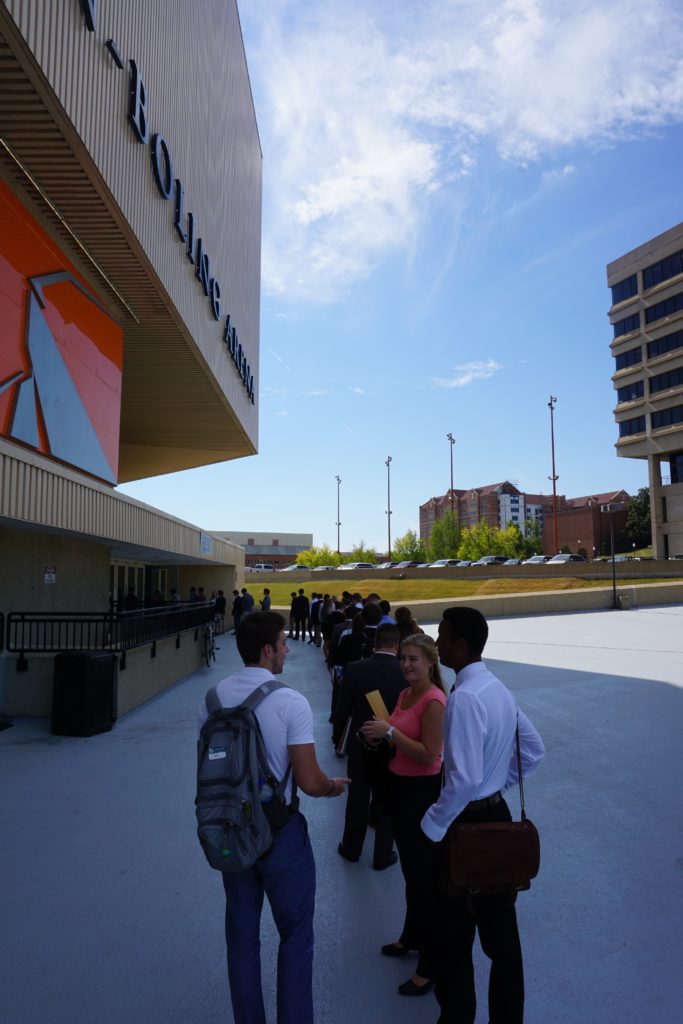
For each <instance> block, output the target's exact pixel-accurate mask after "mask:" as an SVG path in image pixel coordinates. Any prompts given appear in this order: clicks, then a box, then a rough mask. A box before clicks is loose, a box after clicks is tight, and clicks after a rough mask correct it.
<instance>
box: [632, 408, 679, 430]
mask: <svg viewBox="0 0 683 1024" xmlns="http://www.w3.org/2000/svg"><path fill="white" fill-rule="evenodd" d="M650 423H651V425H652V429H653V430H659V429H660V428H661V427H672V426H675V425H676V424H677V423H683V405H675V406H674V407H673V408H672V409H662V410H661V411H660V412H652V413H650ZM644 433H645V417H644V416H634V417H633V418H632V419H630V420H622V421H621V423H620V424H619V437H630V436H631V435H632V434H644Z"/></svg>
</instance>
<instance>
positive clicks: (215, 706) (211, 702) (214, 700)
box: [205, 686, 223, 715]
mask: <svg viewBox="0 0 683 1024" xmlns="http://www.w3.org/2000/svg"><path fill="white" fill-rule="evenodd" d="M205 702H206V710H207V711H208V713H209V714H210V715H213V714H214V713H215V712H216V711H220V710H221V708H222V707H223V705H222V704H221V702H220V700H219V698H218V694H217V693H216V687H215V686H212V687H211V689H210V690H209V692H208V693H207V695H206V698H205Z"/></svg>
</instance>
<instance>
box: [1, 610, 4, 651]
mask: <svg viewBox="0 0 683 1024" xmlns="http://www.w3.org/2000/svg"><path fill="white" fill-rule="evenodd" d="M4 649H5V616H4V615H3V614H2V612H0V651H4Z"/></svg>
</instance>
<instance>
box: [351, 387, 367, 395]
mask: <svg viewBox="0 0 683 1024" xmlns="http://www.w3.org/2000/svg"><path fill="white" fill-rule="evenodd" d="M349 391H352V392H353V394H354V395H364V394H365V391H364V390H363V388H349Z"/></svg>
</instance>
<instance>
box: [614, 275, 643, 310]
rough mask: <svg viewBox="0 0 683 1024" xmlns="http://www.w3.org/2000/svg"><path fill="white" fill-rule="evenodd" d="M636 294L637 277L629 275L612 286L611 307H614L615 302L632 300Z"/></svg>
mask: <svg viewBox="0 0 683 1024" xmlns="http://www.w3.org/2000/svg"><path fill="white" fill-rule="evenodd" d="M637 294H638V276H637V275H636V274H631V276H630V277H626V278H624V280H623V281H619V283H618V284H615V285H612V305H613V306H616V304H617V302H623V301H624V299H632V298H633V296H634V295H637Z"/></svg>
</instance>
